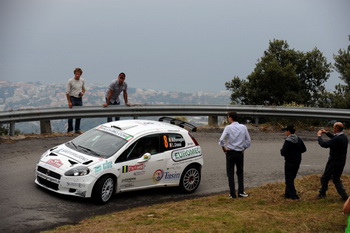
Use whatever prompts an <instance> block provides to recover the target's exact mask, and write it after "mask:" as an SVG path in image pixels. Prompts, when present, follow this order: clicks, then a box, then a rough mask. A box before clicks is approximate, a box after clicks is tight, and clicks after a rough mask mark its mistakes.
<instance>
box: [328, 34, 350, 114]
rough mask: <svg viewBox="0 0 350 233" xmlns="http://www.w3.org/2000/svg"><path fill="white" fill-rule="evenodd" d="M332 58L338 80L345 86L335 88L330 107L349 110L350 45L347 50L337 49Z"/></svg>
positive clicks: (340, 85) (339, 85)
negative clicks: (337, 73) (336, 53)
mask: <svg viewBox="0 0 350 233" xmlns="http://www.w3.org/2000/svg"><path fill="white" fill-rule="evenodd" d="M349 41H350V35H349ZM333 58H334V61H335V63H334V66H335V69H336V71H338V72H339V74H340V76H339V78H340V79H341V80H343V81H344V83H345V85H342V84H338V85H336V86H335V92H334V94H333V96H332V105H333V107H335V108H350V45H349V46H348V49H347V50H345V49H339V51H338V55H333Z"/></svg>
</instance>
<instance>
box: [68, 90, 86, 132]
mask: <svg viewBox="0 0 350 233" xmlns="http://www.w3.org/2000/svg"><path fill="white" fill-rule="evenodd" d="M70 101H71V102H72V105H73V106H83V100H82V98H76V97H73V96H71V97H70ZM80 120H81V118H77V119H75V128H74V130H75V131H80ZM71 131H73V119H68V132H71Z"/></svg>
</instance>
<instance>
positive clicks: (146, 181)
mask: <svg viewBox="0 0 350 233" xmlns="http://www.w3.org/2000/svg"><path fill="white" fill-rule="evenodd" d="M159 139H160V138H159V135H158V134H155V135H148V136H145V137H142V138H140V139H139V140H137V141H136V142H134V143H133V144H132V145H131V146H129V147H128V148H127V149H126V150H125V151H124V153H122V154H121V155H120V156H119V157H118V159H117V161H116V163H118V167H120V168H121V170H122V172H121V174H120V177H119V178H118V182H119V184H118V185H119V187H120V190H121V191H123V190H128V189H140V188H147V187H152V186H156V185H158V183H159V181H160V180H161V179H162V177H163V174H164V169H165V164H166V161H165V159H164V152H163V151H161V150H160V146H159Z"/></svg>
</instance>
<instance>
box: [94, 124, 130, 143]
mask: <svg viewBox="0 0 350 233" xmlns="http://www.w3.org/2000/svg"><path fill="white" fill-rule="evenodd" d="M96 129H98V130H101V131H105V132H108V133H111V134H114V135H116V136H118V137H120V138H124V139H125V140H127V141H130V140H131V139H132V138H133V137H132V136H131V135H129V134H127V133H124V132H123V131H120V130H118V129H116V128H111V127H106V126H104V125H100V126H97V127H96Z"/></svg>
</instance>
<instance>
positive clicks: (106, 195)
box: [92, 176, 115, 204]
mask: <svg viewBox="0 0 350 233" xmlns="http://www.w3.org/2000/svg"><path fill="white" fill-rule="evenodd" d="M114 186H115V184H114V179H113V178H112V176H104V177H102V178H100V179H99V180H98V181H97V182H96V184H95V186H94V189H93V190H92V198H93V200H94V201H95V202H96V203H98V204H106V203H107V202H108V201H109V200H110V199H111V197H112V195H113V193H114Z"/></svg>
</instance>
